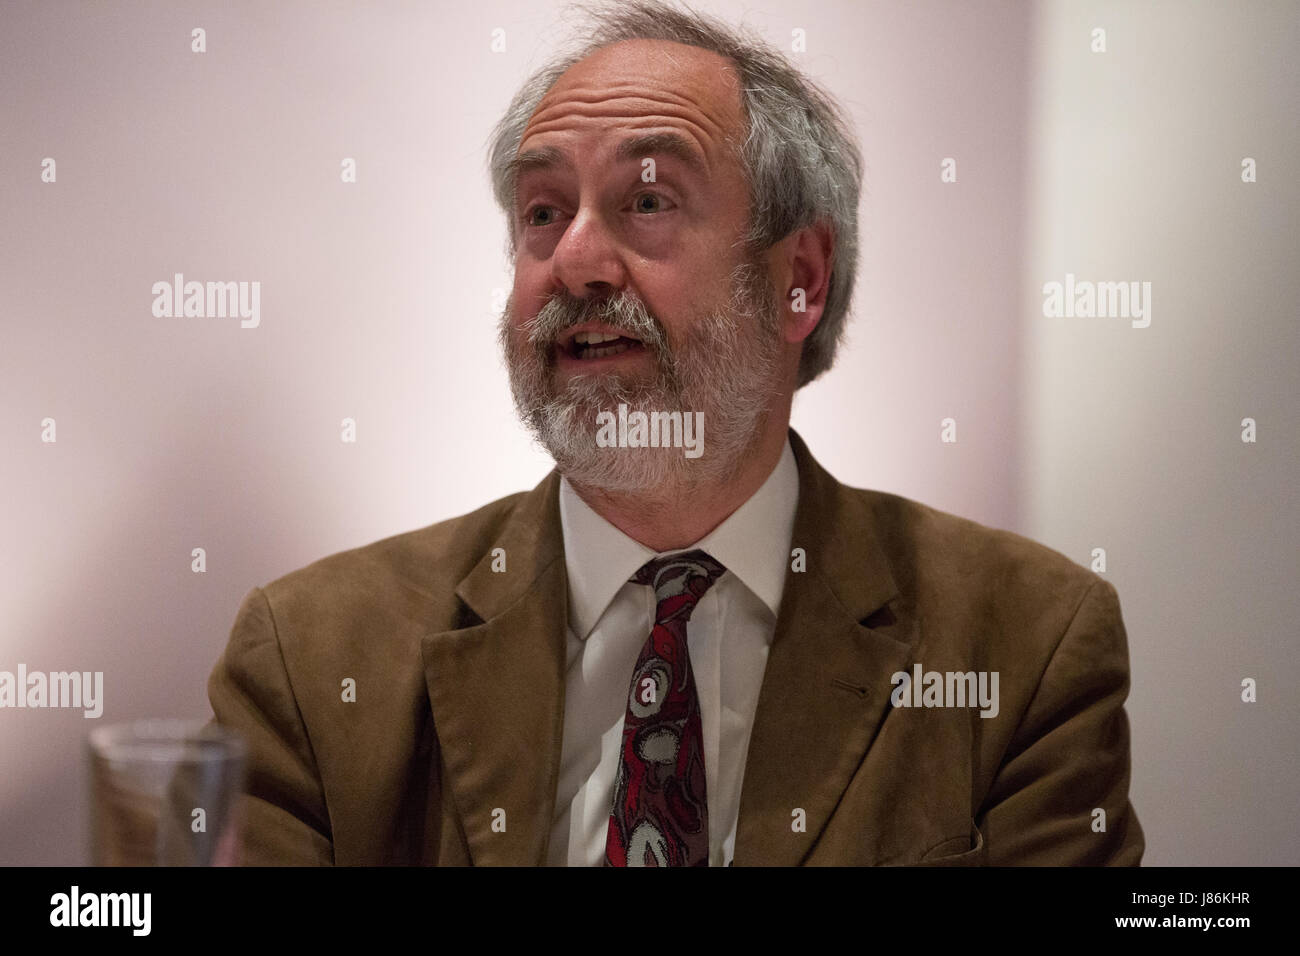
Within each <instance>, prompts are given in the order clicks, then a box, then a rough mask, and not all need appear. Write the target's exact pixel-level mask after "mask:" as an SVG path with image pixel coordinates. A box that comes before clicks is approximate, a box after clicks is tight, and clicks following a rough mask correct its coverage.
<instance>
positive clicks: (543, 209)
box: [524, 206, 555, 226]
mask: <svg viewBox="0 0 1300 956" xmlns="http://www.w3.org/2000/svg"><path fill="white" fill-rule="evenodd" d="M538 213H542V214H543V218H542V220H540V221H538V220H537V219H535V218H534V216H536V215H537V214H538ZM553 222H555V207H554V206H534V207H533V208H532V209H530V210H528V211H527V212H526V213H524V224H525V225H528V226H549V225H551V223H553Z"/></svg>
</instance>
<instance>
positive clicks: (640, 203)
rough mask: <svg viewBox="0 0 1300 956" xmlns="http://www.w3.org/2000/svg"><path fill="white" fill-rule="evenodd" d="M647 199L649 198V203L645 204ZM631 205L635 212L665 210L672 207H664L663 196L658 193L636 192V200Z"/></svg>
mask: <svg viewBox="0 0 1300 956" xmlns="http://www.w3.org/2000/svg"><path fill="white" fill-rule="evenodd" d="M647 199H648V200H650V204H649V205H648V206H647V205H646V200H647ZM632 205H633V208H634V209H636V211H637V212H647V213H649V212H667V211H668V209H670V208H672V207H667V208H665V207H664V197H663V196H661V195H659V194H658V193H638V194H637V197H636V201H635V202H634V203H633V204H632Z"/></svg>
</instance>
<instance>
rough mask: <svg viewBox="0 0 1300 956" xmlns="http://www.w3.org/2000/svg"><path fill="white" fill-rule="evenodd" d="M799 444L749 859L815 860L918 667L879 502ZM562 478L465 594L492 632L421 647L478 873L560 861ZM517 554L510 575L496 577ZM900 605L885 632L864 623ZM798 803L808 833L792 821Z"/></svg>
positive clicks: (759, 735) (515, 524) (537, 493)
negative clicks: (901, 687)
mask: <svg viewBox="0 0 1300 956" xmlns="http://www.w3.org/2000/svg"><path fill="white" fill-rule="evenodd" d="M789 438H790V445H791V449H792V450H793V452H794V455H795V459H796V463H797V464H798V467H799V504H798V508H797V510H796V513H795V523H794V532H793V536H792V540H791V548H792V550H793V554H792V557H791V561H790V567H789V570H788V571H787V572H786V579H785V589H784V592H783V597H782V600H781V608H780V613H779V614H778V615H777V622H776V631H775V634H774V636H773V641H772V646H771V650H770V652H769V655H768V661H767V667H766V670H765V672H764V676H763V683H762V688H761V690H760V693H759V700H758V708H757V711H756V713H755V716H754V725H753V731H752V733H751V736H750V743H749V752H748V756H747V760H746V769H745V778H744V782H743V784H742V787H741V796H740V815H739V821H738V825H737V831H736V847H735V864H736V865H738V866H744V865H755V864H763V865H794V864H797V863H799V862H801V861H802V860H803V859H804V858H805V857H806V856H807V854H808V852H809V851H810V850H811V848H812V846H813V845H814V844H815V843H816V841H817V838H818V836H819V834H820V833H821V831H822V830H823V829H824V828H825V826H826V823H827V821H828V820H829V819H830V816H831V813H832V812H833V810H834V808H835V806H836V804H837V803H838V802H839V799H840V796H841V795H842V794H843V792H844V790H845V788H846V787H847V786H848V783H849V780H850V779H851V778H852V776H853V774H854V773H855V772H856V770H857V768H858V766H859V765H860V764H861V762H862V760H863V758H864V756H865V754H866V752H867V749H868V748H869V747H870V745H871V742H872V741H873V740H874V739H875V735H876V733H877V731H878V730H879V724H880V721H881V720H882V719H883V716H884V713H885V708H886V706H887V704H888V701H889V690H890V675H891V674H892V673H894V672H895V671H898V670H904V669H905V668H906V665H907V664H908V663H909V661H910V655H911V645H912V643H913V642H914V639H915V626H914V617H913V615H912V614H911V613H910V612H909V610H908V609H907V608H906V607H905V606H903V605H902V603H901V602H898V601H894V599H895V598H897V597H898V596H899V591H898V587H897V584H896V582H895V579H894V576H893V574H892V573H891V569H890V564H889V561H888V558H887V557H886V555H885V553H884V551H883V550H882V548H881V545H880V542H879V540H878V537H877V531H876V529H877V526H878V525H877V522H876V520H875V516H874V514H873V512H872V504H871V502H872V501H873V500H875V499H874V497H872V496H868V495H865V494H863V493H861V492H856V491H854V490H853V489H849V488H846V487H845V486H843V485H841V484H840V483H839V482H837V481H836V480H835V479H834V478H833V477H831V475H830V474H828V473H827V472H826V471H825V470H824V469H823V468H822V467H821V466H820V465H819V464H818V463H817V461H816V460H815V459H814V458H813V457H812V455H811V453H810V452H809V451H808V447H807V445H806V444H804V442H803V440H802V439H801V438H800V436H799V435H798V433H797V432H795V431H794V430H793V429H791V430H790V432H789ZM559 480H560V475H559V472H558V471H557V470H552V471H551V472H550V473H549V474H548V475H547V476H546V477H545V478H544V479H543V480H542V481H541V482H540V483H539V484H538V485H537V487H535V488H534V489H533V490H532V491H531V492H528V493H526V494H524V495H522V496H521V497H520V499H519V501H518V502H517V504H516V505H515V508H514V511H513V512H512V513H511V515H510V517H509V518H508V519H507V520H506V522H505V523H504V525H503V526H502V529H501V531H500V533H499V534H498V536H497V539H496V540H495V541H493V542H491V544H490V546H489V547H488V548H487V549H486V552H485V553H484V555H483V557H482V558H481V559H480V560H479V562H478V564H476V565H475V567H474V568H473V569H472V570H471V571H470V573H469V574H468V575H466V577H465V578H464V579H463V580H462V581H460V582H459V584H458V585H457V587H456V594H457V595H458V596H459V597H460V599H461V600H462V601H464V603H465V605H466V606H467V607H468V608H469V609H470V610H471V611H472V612H473V613H474V614H475V615H476V616H477V617H478V619H479V621H480V622H481V623H477V624H472V625H470V626H468V627H463V628H458V629H454V630H448V631H438V632H434V633H430V634H427V635H425V637H424V638H423V641H422V648H423V657H424V669H425V681H426V684H427V687H428V691H429V700H430V704H431V706H432V709H433V717H434V725H435V727H436V728H437V735H438V742H439V746H440V747H441V750H442V757H443V760H444V762H445V765H446V769H447V784H448V785H449V788H450V795H451V797H452V799H453V800H454V802H455V805H456V808H457V810H458V811H459V814H460V818H461V821H462V824H463V826H464V830H465V837H466V840H467V842H468V844H469V850H470V856H471V858H472V860H473V862H474V863H475V864H495V865H501V864H518V865H539V864H542V863H544V862H545V860H546V853H547V844H548V843H549V840H550V833H551V826H552V821H553V819H554V810H555V789H556V784H557V781H558V777H559V767H560V755H561V745H562V735H563V728H564V686H565V681H564V665H565V622H566V620H567V613H568V607H567V604H568V597H567V594H568V587H567V580H566V572H565V563H564V546H563V534H562V531H561V526H560V516H559V495H558V490H559ZM497 548H500V549H502V551H501V552H497V551H495V549H497ZM801 555H802V562H801V558H800V556H801ZM502 557H504V561H505V570H504V571H501V570H494V566H495V567H497V568H500V567H501V558H502ZM891 601H894V604H893V605H892V606H891V607H890V608H888V609H887V610H886V612H885V613H881V614H878V615H876V619H875V620H873V626H871V627H868V626H866V625H865V624H863V623H862V622H863V621H865V620H867V619H868V618H871V616H872V615H873V614H875V613H876V612H879V611H881V610H882V608H885V606H886V605H887V604H889V603H890V602H891ZM797 810H802V811H803V818H804V820H805V826H806V829H805V830H804V831H798V830H797V829H796V828H794V827H792V821H793V820H794V819H795V816H794V814H795V812H796V811H797Z"/></svg>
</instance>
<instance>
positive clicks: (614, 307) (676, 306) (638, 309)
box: [500, 40, 783, 493]
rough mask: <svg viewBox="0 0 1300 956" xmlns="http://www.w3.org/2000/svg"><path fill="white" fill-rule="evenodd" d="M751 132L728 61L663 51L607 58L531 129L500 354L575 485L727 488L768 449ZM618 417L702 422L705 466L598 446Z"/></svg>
mask: <svg viewBox="0 0 1300 956" xmlns="http://www.w3.org/2000/svg"><path fill="white" fill-rule="evenodd" d="M744 135H745V123H744V119H743V114H742V112H741V103H740V94H739V89H738V87H737V85H736V80H735V75H734V72H732V70H731V69H730V66H729V64H728V62H727V61H726V60H725V59H724V58H722V57H720V56H718V55H716V54H713V53H710V52H708V51H705V50H699V49H696V48H694V47H688V46H683V45H680V44H675V43H667V42H661V41H645V40H634V41H627V42H624V43H619V44H615V45H614V46H611V47H606V48H605V49H603V50H600V51H597V53H595V54H593V55H592V56H590V57H588V58H587V59H585V60H583V61H581V62H580V63H578V64H576V65H575V66H574V67H572V68H571V69H570V70H568V71H567V72H566V73H565V74H564V75H563V76H562V77H561V78H560V79H559V81H558V82H557V83H556V84H555V86H554V87H553V88H552V89H551V90H550V91H549V92H548V93H547V95H546V96H545V98H544V99H543V100H542V102H541V103H540V104H539V106H538V108H537V110H536V111H535V112H534V114H533V116H532V118H531V119H530V121H529V123H528V126H527V128H526V129H525V131H524V135H523V138H522V140H521V142H520V147H519V152H518V154H517V158H518V159H521V160H524V162H523V164H522V166H521V169H520V172H519V175H518V179H517V186H516V205H515V210H514V213H515V220H514V228H515V236H516V242H517V250H518V252H517V258H516V262H515V281H514V288H513V290H512V293H511V296H510V300H509V302H508V303H507V306H506V310H505V313H504V314H503V316H502V318H501V327H500V333H501V343H502V347H503V349H504V351H505V354H506V359H507V365H508V367H509V371H510V381H511V389H512V392H513V393H514V398H515V402H516V405H517V406H518V408H519V411H520V414H521V416H522V417H523V419H524V421H525V422H526V423H527V424H528V425H529V426H530V427H531V428H532V429H533V431H534V432H535V434H536V435H537V437H538V438H539V440H540V441H541V442H542V444H543V445H544V446H545V447H546V448H547V449H548V451H550V453H551V454H552V456H553V457H554V458H555V460H556V462H557V464H558V465H559V466H560V470H561V471H563V472H564V473H565V474H566V475H568V476H569V478H570V480H573V481H575V482H584V483H586V484H589V485H593V486H595V487H598V488H602V489H605V490H608V491H623V492H643V493H648V492H653V491H654V489H655V488H658V487H665V486H666V485H669V484H676V485H679V486H682V485H685V486H690V485H693V484H698V483H702V482H706V481H713V480H719V479H722V480H725V479H726V478H728V477H729V476H731V475H732V474H734V473H735V471H736V470H738V468H739V466H740V464H741V463H742V462H743V458H744V453H745V452H746V451H747V450H749V449H750V447H751V445H752V443H753V442H754V441H755V440H756V437H755V436H756V435H757V433H758V431H759V430H760V429H761V427H762V424H763V422H764V420H765V415H766V412H767V409H768V406H769V405H770V404H771V402H772V399H773V393H774V391H775V390H776V389H777V388H778V387H779V377H780V373H781V371H782V363H781V361H780V360H781V358H782V347H783V344H782V341H781V337H780V331H779V317H778V305H777V301H776V298H775V293H774V290H773V288H772V284H771V281H770V278H769V275H768V272H767V268H766V265H765V262H764V260H763V258H762V257H761V256H760V255H757V254H751V253H750V251H748V250H746V249H745V248H744V246H743V245H742V243H741V241H740V240H741V235H742V232H743V231H744V229H745V227H746V225H747V219H748V208H749V200H748V187H747V184H746V182H745V178H744V173H743V170H742V168H741V166H740V164H739V161H738V160H737V159H736V157H735V156H734V154H733V153H732V151H731V148H730V145H729V143H728V139H731V140H732V141H737V142H738V141H743V138H744ZM647 136H654V137H656V139H654V140H644V139H642V138H643V137H647ZM637 140H641V141H640V142H636V141H637ZM647 159H649V160H653V161H654V162H653V181H647V180H650V179H651V175H650V172H649V171H648V170H649V167H648V164H647V163H646V162H645V160H647ZM593 335H595V336H596V337H597V338H598V339H599V337H600V336H601V335H617V336H619V338H618V339H617V340H613V341H605V342H599V341H598V342H596V343H591V342H588V341H587V340H588V339H589V338H590V337H591V336H593ZM620 403H622V404H626V405H627V406H628V409H629V411H634V410H640V411H644V412H646V413H647V414H649V413H651V412H682V413H683V414H684V415H685V414H689V413H691V412H702V413H703V420H704V425H705V431H704V442H703V455H702V456H700V457H699V458H688V457H686V456H685V455H684V453H683V449H682V448H680V447H676V448H663V447H660V448H639V447H631V448H620V447H613V448H610V447H600V446H598V445H597V442H596V435H597V420H596V416H597V413H599V412H602V411H608V412H613V413H617V410H618V405H619V404H620Z"/></svg>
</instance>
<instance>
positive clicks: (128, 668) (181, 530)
mask: <svg viewBox="0 0 1300 956" xmlns="http://www.w3.org/2000/svg"><path fill="white" fill-rule="evenodd" d="M704 6H706V7H707V8H709V9H712V10H715V11H716V12H718V13H719V14H721V15H723V16H724V17H727V18H729V19H733V20H734V19H735V18H736V16H737V14H738V13H740V12H741V11H742V10H743V11H745V12H746V15H747V19H748V21H749V22H750V23H752V24H754V25H755V26H757V27H758V28H759V29H760V30H761V31H762V32H763V33H764V34H765V35H767V36H768V37H769V38H771V39H773V40H775V41H777V42H779V43H780V44H781V45H782V46H783V47H785V48H788V46H789V38H790V31H791V30H792V29H793V28H795V27H802V28H804V29H805V30H806V31H807V36H808V52H807V53H806V54H802V55H799V56H797V57H796V59H797V60H798V61H799V62H801V63H802V64H803V65H804V67H805V68H806V69H807V70H809V71H810V72H811V73H812V74H813V75H815V76H817V77H818V78H819V79H821V80H822V81H823V82H824V83H825V85H826V86H827V87H828V88H829V89H830V90H832V91H833V92H834V93H836V94H837V95H838V96H839V97H841V99H842V100H843V101H844V102H845V104H846V105H847V107H848V108H849V110H850V112H851V114H852V116H853V118H854V120H855V122H856V124H857V127H858V130H859V132H860V133H861V135H862V138H863V145H864V150H865V153H866V158H867V164H868V173H867V194H866V196H865V198H864V201H863V204H862V216H863V218H862V227H863V253H862V263H861V269H862V272H861V276H862V279H861V282H860V285H859V291H858V297H857V300H856V302H857V307H856V313H857V317H856V318H855V320H854V322H853V324H852V326H851V328H850V335H851V342H850V344H849V347H848V348H847V349H846V350H845V351H844V352H843V354H842V356H841V358H840V360H839V363H840V364H839V367H838V368H837V369H836V370H835V371H834V372H832V373H831V374H830V375H829V376H828V377H827V378H826V379H825V380H824V381H822V382H819V383H817V384H815V385H814V386H812V387H810V388H809V389H807V390H805V392H804V393H802V394H801V395H800V397H799V400H798V401H797V403H796V409H795V415H794V424H795V425H796V427H798V428H799V429H801V431H802V432H803V434H804V435H805V437H806V438H807V439H808V440H809V442H810V444H811V446H812V448H813V449H814V451H815V453H816V454H817V455H818V456H819V457H820V459H821V460H822V462H823V463H824V464H826V465H827V466H828V467H829V468H830V469H831V471H832V472H833V473H835V474H836V475H837V476H838V477H840V478H841V479H842V480H844V481H847V482H850V483H853V484H857V485H865V486H871V487H877V488H883V489H887V490H892V491H897V492H900V493H904V494H907V495H909V496H911V497H915V498H918V499H920V500H923V501H927V502H929V503H931V504H934V505H936V506H939V507H942V508H944V509H946V510H951V511H956V512H960V513H962V514H965V515H968V516H970V517H973V518H976V519H978V520H981V521H984V522H987V523H990V524H995V525H1002V526H1014V525H1015V524H1016V522H1017V521H1018V512H1017V505H1018V500H1019V498H1018V486H1019V482H1020V476H1019V473H1018V471H1017V466H1016V454H1015V452H1016V442H1017V431H1016V430H1017V422H1018V407H1019V402H1020V392H1019V389H1018V377H1019V374H1020V372H1019V365H1018V361H1019V360H1018V357H1017V355H1018V351H1017V343H1018V339H1017V336H1018V317H1017V311H1016V310H1017V308H1018V303H1017V295H1018V289H1019V285H1018V283H1019V281H1020V275H1021V272H1020V256H1021V235H1020V228H1021V227H1020V223H1021V221H1022V219H1023V216H1022V211H1023V210H1022V205H1023V202H1024V190H1025V162H1026V160H1025V153H1024V147H1023V141H1024V139H1025V122H1026V119H1025V111H1026V101H1027V84H1028V75H1027V72H1026V71H1027V60H1028V49H1027V46H1028V38H1029V36H1030V29H1031V12H1032V11H1031V9H1030V8H1029V7H1026V6H1024V5H1021V4H1017V3H981V4H978V5H965V4H946V3H919V4H918V3H901V2H900V3H884V4H882V3H871V4H869V3H859V2H848V0H846V2H839V3H816V4H814V3H807V4H784V3H761V4H740V3H707V4H704ZM554 9H555V7H554V5H547V4H538V3H533V2H522V0H519V2H510V3H505V2H498V3H493V2H486V3H476V4H463V3H459V2H456V3H450V2H448V3H437V4H430V3H416V2H410V3H392V2H389V3H375V4H364V5H363V4H352V3H347V4H338V3H336V4H321V3H318V2H311V3H306V2H298V3H277V4H274V5H269V4H263V3H255V2H247V3H228V4H221V5H210V4H183V3H170V2H168V3H161V2H160V3H129V4H109V5H106V4H98V3H85V4H43V3H6V4H5V5H4V7H3V10H2V11H0V116H2V117H3V122H2V123H0V126H2V127H3V129H4V132H5V135H4V136H2V137H0V221H2V222H3V228H2V229H0V322H2V323H3V341H2V343H0V408H2V409H3V414H2V415H0V442H2V447H3V449H4V452H3V468H2V469H0V502H3V505H2V507H3V512H2V513H0V521H2V523H3V527H4V529H5V530H4V535H3V541H4V544H3V547H2V548H0V621H3V625H2V627H3V630H2V631H0V669H14V668H15V667H16V665H17V664H18V663H19V662H22V663H26V664H27V665H28V666H29V667H30V668H33V669H41V670H64V669H77V670H92V671H95V670H99V671H103V672H104V675H105V677H104V680H105V685H106V686H105V711H104V716H103V718H101V722H110V721H111V722H117V721H121V720H127V719H132V718H135V717H141V716H153V715H174V716H193V717H205V716H207V714H208V705H207V698H206V690H205V683H206V679H207V676H208V673H209V671H210V670H211V667H212V665H213V663H214V661H215V660H216V658H217V656H218V654H219V653H220V651H221V649H222V647H223V646H224V644H225V641H226V638H227V636H228V633H229V628H230V625H231V623H232V621H233V619H234V614H235V611H236V609H237V608H238V606H239V602H240V600H241V598H242V597H243V595H244V594H246V593H247V591H248V590H249V589H250V588H251V587H253V586H255V585H259V584H264V583H266V582H268V581H270V580H272V579H273V578H276V577H278V576H280V575H282V574H284V573H286V572H288V571H290V570H292V569H294V568H297V567H300V566H302V565H304V564H306V563H308V562H310V561H312V560H314V559H316V558H318V557H322V556H324V555H326V554H329V553H332V552H335V551H338V550H342V549H344V548H348V547H352V546H355V545H360V544H364V543H367V542H369V541H373V540H375V539H377V538H380V537H384V536H387V535H389V534H394V533H397V532H400V531H404V530H408V529H412V528H416V527H420V526H423V525H426V524H429V523H431V522H433V521H436V520H439V519H442V518H446V517H450V516H452V515H455V514H459V513H462V512H464V511H467V510H470V509H472V508H475V507H477V506H478V505H480V504H483V503H485V502H487V501H489V500H491V499H493V498H496V497H499V496H501V495H504V494H507V493H509V492H512V491H516V490H519V489H521V488H527V487H531V486H532V485H533V484H534V483H535V482H536V481H537V480H538V479H539V478H540V477H541V476H542V475H543V474H544V473H545V472H546V470H547V469H548V468H549V461H548V460H547V459H546V458H545V456H544V455H542V454H541V453H540V452H539V451H537V450H536V449H533V448H532V447H531V446H530V445H529V443H528V440H527V437H526V435H525V433H524V432H523V431H522V429H521V428H520V427H519V426H518V425H517V423H516V421H515V418H514V414H513V410H512V408H511V406H510V402H509V395H508V388H507V385H506V378H505V373H504V370H503V368H502V366H501V364H500V361H499V359H498V358H497V351H496V342H495V335H494V331H495V330H494V320H495V312H494V298H493V296H494V290H497V289H504V288H506V287H508V284H509V275H508V272H507V271H506V263H505V261H504V259H503V256H502V237H503V235H502V231H501V230H502V223H501V220H500V217H499V215H498V214H497V211H496V208H495V206H494V205H493V204H492V202H491V195H490V191H489V186H488V182H487V178H486V174H485V171H484V158H485V138H486V136H487V134H488V131H489V129H490V127H491V125H492V123H493V122H494V121H495V119H496V118H497V116H498V113H499V111H500V110H501V109H502V108H503V107H504V105H505V103H506V102H507V101H508V99H509V96H510V95H511V93H512V92H513V90H514V89H515V87H516V85H517V83H518V82H519V81H520V80H521V79H522V77H523V76H524V75H525V74H526V72H528V70H529V69H530V68H531V67H533V66H534V65H536V64H537V63H539V62H540V60H541V59H542V58H543V57H544V55H545V54H546V53H547V51H548V49H549V47H548V43H549V41H550V40H551V39H553V38H554V36H555V34H554V33H548V32H547V28H548V27H549V25H550V24H551V23H552V22H553V19H554V18H553V10H554ZM196 26H201V27H203V28H205V29H206V31H207V52H206V53H204V54H201V55H198V54H194V53H191V52H190V40H189V34H190V30H191V29H192V28H193V27H196ZM495 27H503V28H504V29H505V30H506V37H507V50H506V52H505V53H502V54H494V53H492V52H490V50H489V39H490V31H491V30H492V29H493V28H495ZM47 156H49V157H53V158H54V159H55V160H56V161H57V171H58V181H57V183H56V184H44V183H42V182H40V179H39V173H40V162H41V160H42V159H43V158H44V157H47ZM348 156H350V157H355V158H356V160H357V162H358V164H359V182H358V183H357V184H356V185H344V184H342V183H341V182H340V181H339V168H340V167H339V164H340V161H341V160H342V158H343V157H348ZM945 156H952V157H954V158H956V159H957V162H958V177H959V181H958V183H957V184H954V185H943V184H941V183H940V181H939V163H940V160H941V159H942V158H943V157H945ZM175 272H183V273H185V274H186V276H187V277H189V278H192V279H198V280H201V281H206V280H233V281H259V282H261V290H262V292H261V324H260V326H259V327H258V328H256V329H242V328H240V327H239V321H238V319H166V318H164V319H158V318H155V317H153V315H152V314H151V304H152V300H153V296H152V293H151V291H150V289H151V286H152V284H153V283H154V282H155V281H158V280H167V279H170V277H171V276H172V275H173V273H175ZM950 415H951V416H953V417H955V418H957V420H958V423H959V442H958V444H957V445H955V446H947V445H942V444H941V443H940V442H939V421H940V419H942V418H944V417H946V416H950ZM47 416H50V417H53V418H55V419H56V420H57V427H58V432H57V434H58V442H57V444H54V445H46V444H43V443H42V442H41V441H40V423H41V421H42V419H44V418H45V417H47ZM345 416H348V417H353V418H355V419H356V420H357V422H358V426H359V436H360V437H359V441H358V442H357V443H356V444H354V445H353V444H344V443H342V442H341V441H340V440H339V422H340V419H342V418H344V417H345ZM195 547H202V548H205V549H206V551H207V571H206V573H203V574H196V573H193V572H192V571H191V570H190V562H191V557H190V552H191V549H192V548H195ZM96 723H97V722H95V721H89V720H85V719H83V718H82V717H81V716H80V715H79V714H73V713H69V712H64V711H53V710H47V711H31V710H23V711H17V710H5V711H0V863H4V864H16V863H60V864H67V863H78V862H81V861H83V860H84V859H85V857H84V855H83V846H82V833H83V828H84V818H85V810H86V807H85V798H84V793H83V789H84V785H85V783H84V781H85V778H84V772H83V754H82V747H83V739H84V734H85V733H86V732H87V730H89V729H90V727H92V726H94V725H96Z"/></svg>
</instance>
